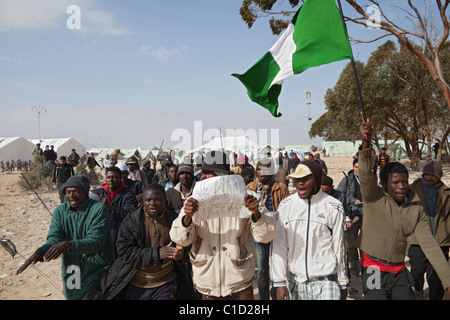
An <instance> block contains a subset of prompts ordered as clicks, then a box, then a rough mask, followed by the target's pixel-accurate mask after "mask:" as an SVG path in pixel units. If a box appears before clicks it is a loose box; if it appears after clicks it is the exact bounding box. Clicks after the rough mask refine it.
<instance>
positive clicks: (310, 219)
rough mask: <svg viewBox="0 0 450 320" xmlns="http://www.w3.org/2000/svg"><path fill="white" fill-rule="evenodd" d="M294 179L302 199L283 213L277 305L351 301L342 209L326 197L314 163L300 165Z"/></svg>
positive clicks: (273, 267)
mask: <svg viewBox="0 0 450 320" xmlns="http://www.w3.org/2000/svg"><path fill="white" fill-rule="evenodd" d="M288 178H289V179H294V180H293V182H294V186H295V187H296V189H297V193H295V194H293V195H291V196H289V197H288V198H286V199H284V200H283V201H282V202H281V203H280V206H279V208H278V236H277V237H276V238H275V239H274V240H273V243H272V246H273V247H272V255H271V264H270V273H271V279H272V281H273V282H274V286H275V287H277V300H288V299H292V300H339V299H343V300H345V299H346V297H347V286H348V278H347V275H346V264H345V261H346V250H345V243H344V209H343V207H342V203H341V202H340V201H339V200H337V199H335V198H334V197H332V196H330V195H328V194H326V193H324V192H322V190H321V178H322V171H321V169H320V166H319V165H318V164H317V163H316V162H314V161H304V162H302V163H300V164H299V165H298V166H297V168H296V170H295V171H294V172H293V173H292V174H290V175H289V176H288ZM287 283H289V290H288V289H287Z"/></svg>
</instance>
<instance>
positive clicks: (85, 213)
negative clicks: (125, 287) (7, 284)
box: [16, 176, 114, 300]
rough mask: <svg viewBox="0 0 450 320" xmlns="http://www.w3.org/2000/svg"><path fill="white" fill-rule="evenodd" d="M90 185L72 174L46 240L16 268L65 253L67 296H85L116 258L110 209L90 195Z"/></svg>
mask: <svg viewBox="0 0 450 320" xmlns="http://www.w3.org/2000/svg"><path fill="white" fill-rule="evenodd" d="M89 188H90V184H89V180H88V178H86V177H85V176H73V177H71V178H70V179H69V180H68V181H67V182H66V183H65V184H64V185H63V187H62V192H63V193H64V194H65V195H66V198H67V202H64V203H63V204H61V205H59V206H58V207H56V209H55V211H54V212H53V216H52V221H51V224H50V228H49V231H48V235H47V241H46V242H45V244H44V245H43V246H42V247H40V248H39V249H37V250H36V252H35V253H33V254H32V255H31V256H30V258H28V259H27V260H26V261H25V263H24V264H23V266H21V267H20V268H19V269H18V270H17V271H16V274H20V273H22V272H23V271H24V270H25V269H26V268H28V266H29V265H30V264H35V263H37V262H39V261H41V262H42V261H44V262H49V261H52V260H54V259H57V258H58V257H59V256H61V255H62V259H61V264H62V265H61V273H62V280H63V287H64V296H65V297H66V299H68V300H79V299H81V298H83V296H85V295H86V294H87V293H88V292H89V290H90V289H91V288H92V287H93V286H94V285H95V284H96V282H97V281H98V280H99V279H100V277H101V275H102V274H103V272H104V271H105V270H107V269H108V267H109V266H110V265H111V263H112V262H113V259H114V251H113V245H112V241H111V235H110V228H111V217H110V213H109V212H108V209H107V208H106V207H105V206H104V205H103V204H102V203H100V202H98V201H96V200H92V199H90V198H89ZM77 275H78V278H74V277H76V276H77Z"/></svg>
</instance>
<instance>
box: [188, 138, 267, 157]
mask: <svg viewBox="0 0 450 320" xmlns="http://www.w3.org/2000/svg"><path fill="white" fill-rule="evenodd" d="M258 149H259V146H258V144H257V143H256V142H254V141H252V140H250V139H249V138H248V137H246V136H237V137H233V136H231V137H222V138H220V137H215V138H213V139H211V140H210V141H209V142H207V143H205V144H204V145H202V146H200V147H198V148H196V149H194V150H192V151H191V152H193V153H194V156H196V154H198V152H199V151H202V152H204V153H206V152H208V151H211V150H221V151H233V152H235V153H239V152H244V151H246V150H258Z"/></svg>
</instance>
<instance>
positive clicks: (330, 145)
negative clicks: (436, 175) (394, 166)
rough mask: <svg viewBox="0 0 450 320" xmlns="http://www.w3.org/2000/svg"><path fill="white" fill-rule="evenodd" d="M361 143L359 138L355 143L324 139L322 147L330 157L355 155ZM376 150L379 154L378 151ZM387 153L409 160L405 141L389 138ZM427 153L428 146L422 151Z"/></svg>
mask: <svg viewBox="0 0 450 320" xmlns="http://www.w3.org/2000/svg"><path fill="white" fill-rule="evenodd" d="M360 145H361V140H357V141H356V142H355V143H353V142H351V141H324V142H322V148H325V149H326V155H327V156H329V157H354V156H356V153H357V152H358V148H359V146H360ZM380 147H381V148H382V147H384V144H383V143H380ZM374 149H375V152H376V153H377V154H378V151H377V150H376V148H374ZM386 149H387V153H388V154H389V155H390V156H391V159H392V160H407V159H409V158H408V153H407V152H406V147H405V142H404V141H403V140H398V141H396V142H395V143H393V140H388V141H387V144H386ZM422 152H424V153H426V148H424V150H423V151H422Z"/></svg>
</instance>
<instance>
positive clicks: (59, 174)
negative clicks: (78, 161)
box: [52, 162, 75, 184]
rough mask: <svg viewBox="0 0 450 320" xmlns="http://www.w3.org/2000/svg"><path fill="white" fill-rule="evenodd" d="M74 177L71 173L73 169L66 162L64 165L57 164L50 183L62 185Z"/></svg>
mask: <svg viewBox="0 0 450 320" xmlns="http://www.w3.org/2000/svg"><path fill="white" fill-rule="evenodd" d="M74 175H75V172H74V171H73V167H72V166H71V165H70V164H68V163H67V162H66V163H65V164H58V165H57V166H56V167H55V171H54V173H53V179H52V182H58V183H59V184H62V183H65V182H66V181H67V180H69V178H70V177H71V176H74Z"/></svg>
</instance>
